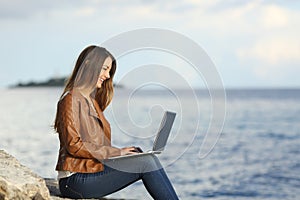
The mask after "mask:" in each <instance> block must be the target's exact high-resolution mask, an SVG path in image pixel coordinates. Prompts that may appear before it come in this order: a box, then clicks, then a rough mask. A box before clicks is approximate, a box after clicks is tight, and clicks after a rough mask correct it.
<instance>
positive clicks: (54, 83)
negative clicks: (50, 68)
mask: <svg viewBox="0 0 300 200" xmlns="http://www.w3.org/2000/svg"><path fill="white" fill-rule="evenodd" d="M66 80H67V77H61V78H50V79H49V80H46V81H42V82H36V81H30V82H27V83H17V84H15V85H12V86H10V87H12V88H19V87H63V86H64V85H65V82H66ZM114 87H118V88H122V87H123V86H122V85H116V84H114Z"/></svg>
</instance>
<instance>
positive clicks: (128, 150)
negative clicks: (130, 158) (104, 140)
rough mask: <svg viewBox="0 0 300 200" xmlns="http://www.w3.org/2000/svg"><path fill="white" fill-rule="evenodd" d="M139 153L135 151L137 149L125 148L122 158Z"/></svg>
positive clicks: (122, 151) (122, 150)
mask: <svg viewBox="0 0 300 200" xmlns="http://www.w3.org/2000/svg"><path fill="white" fill-rule="evenodd" d="M137 153H138V152H136V151H135V147H124V148H122V149H121V156H124V155H129V154H137Z"/></svg>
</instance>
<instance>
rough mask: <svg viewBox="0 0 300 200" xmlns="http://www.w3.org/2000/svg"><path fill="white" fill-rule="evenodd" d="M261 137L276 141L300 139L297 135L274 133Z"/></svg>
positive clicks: (261, 135)
mask: <svg viewBox="0 0 300 200" xmlns="http://www.w3.org/2000/svg"><path fill="white" fill-rule="evenodd" d="M259 136H260V137H264V138H274V139H278V140H294V139H299V136H297V135H287V134H284V133H274V132H268V133H263V134H259Z"/></svg>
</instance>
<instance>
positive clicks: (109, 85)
mask: <svg viewBox="0 0 300 200" xmlns="http://www.w3.org/2000/svg"><path fill="white" fill-rule="evenodd" d="M107 57H110V58H111V59H112V65H111V69H110V72H109V75H110V78H109V79H107V80H106V81H104V82H103V83H102V85H101V88H96V84H97V80H98V77H99V75H100V71H101V68H102V65H103V63H104V61H105V59H106V58H107ZM116 68H117V63H116V60H115V58H114V56H113V55H112V54H111V53H110V52H109V51H108V50H106V49H105V48H103V47H99V46H95V45H91V46H88V47H86V48H85V49H84V50H83V51H82V52H81V53H80V55H79V57H78V59H77V61H76V64H75V67H74V69H73V72H72V74H71V76H70V77H69V79H68V80H67V81H66V86H65V89H64V91H63V93H62V95H61V98H62V97H63V96H64V95H65V94H66V93H67V92H68V91H71V90H73V89H74V88H78V89H86V90H89V91H90V94H93V97H94V98H95V100H96V101H97V102H98V104H99V107H100V109H101V110H102V111H104V110H105V108H106V107H107V106H108V105H109V104H110V102H111V100H112V97H113V94H114V88H113V77H114V74H115V71H116ZM57 120H58V117H57V116H56V118H55V124H54V128H55V129H56V128H57V127H56V125H57V124H58V122H57Z"/></svg>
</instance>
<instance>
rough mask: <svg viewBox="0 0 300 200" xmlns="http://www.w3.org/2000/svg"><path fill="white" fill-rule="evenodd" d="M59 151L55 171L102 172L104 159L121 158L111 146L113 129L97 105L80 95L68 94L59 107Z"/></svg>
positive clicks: (75, 93)
mask: <svg viewBox="0 0 300 200" xmlns="http://www.w3.org/2000/svg"><path fill="white" fill-rule="evenodd" d="M57 117H58V124H57V132H58V133H59V140H60V150H59V155H58V162H57V165H56V170H58V171H71V172H81V173H94V172H99V171H103V169H104V167H103V164H102V163H101V160H103V159H106V158H109V157H112V156H119V155H120V154H121V150H120V149H119V148H115V147H112V146H111V130H110V125H109V123H108V121H107V120H106V119H105V117H104V115H103V113H102V111H101V109H100V107H99V105H98V103H97V102H96V101H95V100H91V99H90V100H88V99H87V98H85V97H84V96H83V95H82V94H81V93H79V92H75V91H71V92H68V93H67V94H65V95H64V96H63V97H62V98H61V99H60V101H59V102H58V105H57Z"/></svg>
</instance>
